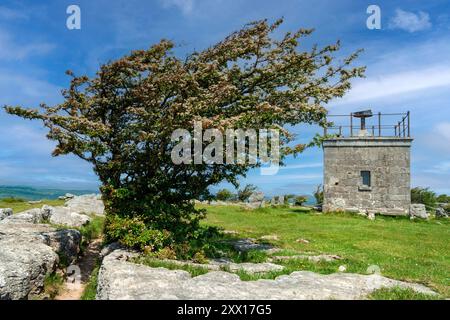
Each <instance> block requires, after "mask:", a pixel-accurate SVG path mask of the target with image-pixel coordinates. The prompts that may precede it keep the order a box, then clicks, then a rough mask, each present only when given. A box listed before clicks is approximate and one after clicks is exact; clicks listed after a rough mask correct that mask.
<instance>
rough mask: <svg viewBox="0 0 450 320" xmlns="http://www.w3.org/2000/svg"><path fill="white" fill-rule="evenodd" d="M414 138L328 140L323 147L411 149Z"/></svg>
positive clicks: (324, 141)
mask: <svg viewBox="0 0 450 320" xmlns="http://www.w3.org/2000/svg"><path fill="white" fill-rule="evenodd" d="M412 141H413V138H406V137H345V138H337V137H336V138H328V139H325V140H323V142H322V146H323V147H324V148H328V147H407V148H409V147H411V142H412Z"/></svg>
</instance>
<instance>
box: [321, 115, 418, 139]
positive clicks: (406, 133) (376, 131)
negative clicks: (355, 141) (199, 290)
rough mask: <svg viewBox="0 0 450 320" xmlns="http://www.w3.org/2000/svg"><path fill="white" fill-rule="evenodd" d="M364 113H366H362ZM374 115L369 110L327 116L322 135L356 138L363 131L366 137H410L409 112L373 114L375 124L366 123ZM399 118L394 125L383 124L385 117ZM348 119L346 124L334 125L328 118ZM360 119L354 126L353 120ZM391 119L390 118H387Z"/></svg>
mask: <svg viewBox="0 0 450 320" xmlns="http://www.w3.org/2000/svg"><path fill="white" fill-rule="evenodd" d="M364 112H366V113H364ZM373 116H374V114H372V112H371V111H370V110H366V111H360V112H352V113H350V114H345V115H344V114H333V115H327V122H328V123H329V124H330V125H329V126H327V127H325V128H324V135H325V136H327V135H337V136H338V137H356V136H360V134H357V132H358V131H359V132H361V130H365V132H364V133H365V134H366V135H367V136H374V137H399V138H402V137H403V138H410V137H411V121H410V112H409V111H408V112H406V113H381V112H378V113H377V114H375V116H376V120H375V121H376V122H374V121H372V123H368V124H367V123H366V119H368V118H371V117H373ZM394 116H397V117H401V118H400V120H399V121H394V123H389V124H383V123H382V122H383V120H385V119H386V117H394ZM339 117H342V118H348V122H346V123H347V124H335V123H334V122H329V118H339ZM355 117H356V118H360V119H361V124H359V125H358V124H355V123H354V118H355ZM389 119H392V118H389Z"/></svg>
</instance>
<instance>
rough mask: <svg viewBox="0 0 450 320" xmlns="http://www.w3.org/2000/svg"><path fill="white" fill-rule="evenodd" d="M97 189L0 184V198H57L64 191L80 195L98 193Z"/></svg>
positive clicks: (64, 192)
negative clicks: (66, 188) (46, 187)
mask: <svg viewBox="0 0 450 320" xmlns="http://www.w3.org/2000/svg"><path fill="white" fill-rule="evenodd" d="M98 192H99V191H98V190H65V189H64V190H62V189H45V188H33V187H25V186H0V199H3V198H10V197H13V198H22V199H26V200H40V199H50V200H51V199H57V198H58V197H59V196H62V195H64V194H66V193H72V194H74V195H81V194H87V193H98Z"/></svg>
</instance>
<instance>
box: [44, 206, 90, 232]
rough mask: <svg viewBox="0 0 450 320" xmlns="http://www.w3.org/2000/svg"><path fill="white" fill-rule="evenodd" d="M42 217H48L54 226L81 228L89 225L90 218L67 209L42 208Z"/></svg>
mask: <svg viewBox="0 0 450 320" xmlns="http://www.w3.org/2000/svg"><path fill="white" fill-rule="evenodd" d="M41 211H42V215H43V216H44V217H48V218H47V219H49V221H50V222H51V223H54V224H59V225H65V226H69V227H81V226H84V225H86V224H88V223H89V221H90V220H91V218H90V217H89V216H87V215H85V214H80V213H78V212H75V211H73V210H72V209H71V208H67V207H51V206H47V205H45V206H43V207H42V210H41Z"/></svg>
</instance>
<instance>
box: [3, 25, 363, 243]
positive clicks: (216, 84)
mask: <svg viewBox="0 0 450 320" xmlns="http://www.w3.org/2000/svg"><path fill="white" fill-rule="evenodd" d="M281 23H282V20H278V21H276V22H275V23H273V24H270V23H268V22H267V21H266V20H263V21H256V22H253V23H250V24H248V25H246V26H244V27H243V28H242V29H241V30H239V31H236V32H234V33H232V34H230V35H229V36H228V37H226V38H225V39H224V40H223V41H221V42H219V43H217V44H215V45H213V46H211V47H209V48H207V49H205V50H203V51H199V52H193V53H192V54H190V55H189V56H187V57H185V58H179V57H177V56H176V55H175V53H174V51H173V49H174V43H172V42H171V41H168V40H161V41H160V42H159V43H157V44H155V45H153V46H151V47H150V48H149V49H147V50H136V51H133V52H131V54H129V55H127V56H124V57H123V58H120V59H118V60H116V61H112V62H109V63H106V64H104V65H102V66H101V67H100V70H99V71H98V72H97V73H96V75H95V76H92V77H89V76H84V75H83V76H76V75H75V74H74V73H73V72H72V71H68V72H67V74H68V75H69V76H71V83H70V86H69V88H67V89H65V90H63V92H62V94H63V97H64V102H62V103H61V104H58V105H55V106H48V105H46V104H42V105H40V108H39V109H30V108H24V107H21V106H6V107H5V109H6V112H8V113H9V114H12V115H17V116H20V117H22V118H26V119H37V120H41V121H42V122H43V124H44V125H45V126H46V127H47V128H48V130H49V131H48V134H47V137H48V138H49V139H51V140H54V141H56V142H57V146H56V148H55V150H54V151H53V155H54V156H59V155H64V154H69V153H71V154H75V155H77V156H78V157H80V158H81V159H84V160H86V161H88V162H90V163H91V164H92V165H93V168H94V171H95V173H96V174H97V175H98V177H99V179H100V181H101V184H102V187H101V192H102V196H103V199H104V201H105V205H106V212H107V216H108V217H112V216H118V217H120V218H121V219H122V218H130V219H131V218H133V219H139V220H140V221H142V222H143V223H144V224H145V225H146V226H147V227H148V228H151V229H156V230H164V231H167V232H170V233H172V234H173V235H174V238H177V237H178V238H183V237H186V236H187V234H189V233H191V232H193V231H192V230H195V229H196V228H198V222H199V219H200V218H201V217H202V216H203V214H204V212H203V211H201V210H196V209H195V207H194V204H193V202H192V201H191V200H192V199H198V198H200V197H202V196H205V195H208V194H209V191H208V190H209V189H208V187H209V186H211V185H214V184H217V183H219V182H221V181H223V180H226V181H229V182H231V183H233V184H236V183H237V177H238V176H239V175H244V174H245V173H246V172H247V171H248V169H249V168H251V167H253V166H257V165H250V164H244V165H234V164H228V163H227V164H221V165H217V164H208V163H202V164H174V163H173V162H172V160H171V150H172V148H173V147H174V144H175V143H174V141H172V140H171V134H172V132H173V131H174V130H175V129H179V128H182V129H188V130H192V128H193V124H194V123H195V122H200V123H201V124H202V128H203V129H206V128H216V129H217V130H219V131H220V132H223V131H224V130H226V129H227V128H234V129H236V128H244V129H247V128H255V129H260V128H266V129H269V128H275V129H279V130H280V146H281V155H282V157H284V156H286V155H288V154H291V153H298V152H301V151H302V150H303V149H304V148H305V145H303V144H299V145H296V146H294V147H292V146H290V147H289V146H288V145H287V144H288V143H289V142H291V141H293V139H294V136H293V135H292V134H291V133H290V132H289V131H288V130H287V129H286V127H287V125H296V124H300V123H308V124H319V125H322V126H324V125H326V118H325V115H326V113H327V111H326V108H325V105H326V104H327V103H328V102H329V101H331V100H332V99H334V98H338V97H342V96H343V95H344V94H345V93H346V92H347V91H348V90H349V89H350V86H351V84H350V80H351V79H352V78H355V77H361V76H363V72H364V68H363V67H354V66H352V64H353V61H354V60H355V59H356V58H357V56H358V52H356V53H354V54H351V55H350V56H349V57H347V58H345V59H342V60H338V59H336V58H335V56H334V54H335V53H336V52H337V51H338V50H339V48H340V44H339V42H337V43H335V44H332V45H328V46H324V47H322V48H319V47H318V46H314V47H313V48H312V49H310V50H300V44H301V43H302V40H303V39H304V38H305V37H307V36H309V35H310V34H311V33H312V32H313V30H309V29H300V30H298V31H296V32H288V33H286V34H284V36H281V37H275V36H273V33H274V31H275V30H276V29H277V28H278V27H279V26H280V24H281ZM203 143H204V144H206V142H203Z"/></svg>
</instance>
